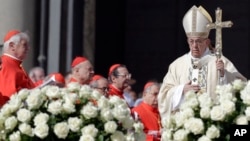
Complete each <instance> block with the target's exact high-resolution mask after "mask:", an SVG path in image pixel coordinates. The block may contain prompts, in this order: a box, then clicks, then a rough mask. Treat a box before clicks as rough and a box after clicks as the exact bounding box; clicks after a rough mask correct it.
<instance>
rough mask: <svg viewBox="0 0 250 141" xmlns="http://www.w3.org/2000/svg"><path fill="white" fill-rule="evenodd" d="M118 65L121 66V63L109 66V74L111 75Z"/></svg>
mask: <svg viewBox="0 0 250 141" xmlns="http://www.w3.org/2000/svg"><path fill="white" fill-rule="evenodd" d="M119 66H121V64H114V65H112V66H111V67H110V68H109V76H110V75H111V73H112V72H113V71H114V70H115V69H116V68H118V67H119Z"/></svg>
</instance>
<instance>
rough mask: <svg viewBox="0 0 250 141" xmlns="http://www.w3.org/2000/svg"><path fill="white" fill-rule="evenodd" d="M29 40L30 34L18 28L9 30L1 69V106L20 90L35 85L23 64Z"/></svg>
mask: <svg viewBox="0 0 250 141" xmlns="http://www.w3.org/2000/svg"><path fill="white" fill-rule="evenodd" d="M28 41H29V37H28V35H27V34H26V33H24V32H20V31H18V30H11V31H9V32H8V33H7V34H6V36H5V37H4V47H3V55H2V57H1V59H2V69H1V70H0V93H1V100H0V106H2V105H3V104H5V103H6V102H7V101H8V100H9V98H10V97H11V96H12V95H13V94H15V93H16V92H18V91H19V90H21V89H23V88H28V89H32V88H34V87H35V85H34V84H33V82H32V81H31V79H30V78H29V76H28V75H27V73H26V72H25V70H24V69H23V67H22V65H21V64H22V62H23V60H24V58H25V57H26V55H27V52H28V50H29V44H28V43H29V42H28Z"/></svg>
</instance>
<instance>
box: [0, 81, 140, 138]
mask: <svg viewBox="0 0 250 141" xmlns="http://www.w3.org/2000/svg"><path fill="white" fill-rule="evenodd" d="M0 140H4V141H6V140H8V141H24V140H25V141H36V140H46V141H55V140H56V141H57V140H73V141H75V140H79V141H144V140H145V134H144V133H143V124H142V123H141V122H139V121H136V120H134V118H133V117H132V116H131V114H130V109H129V107H128V105H127V104H126V101H125V100H123V99H120V98H118V97H116V96H113V97H111V98H106V97H105V96H103V95H101V94H99V93H98V92H97V91H95V90H93V89H91V88H90V87H89V86H88V85H83V86H81V85H79V84H78V83H70V84H69V85H68V87H67V88H59V87H57V86H45V87H43V88H42V89H39V88H37V89H32V90H28V89H22V90H20V91H19V92H18V93H17V94H14V95H13V96H12V97H11V98H10V100H9V101H8V102H7V103H6V104H5V105H4V106H3V107H2V108H1V110H0Z"/></svg>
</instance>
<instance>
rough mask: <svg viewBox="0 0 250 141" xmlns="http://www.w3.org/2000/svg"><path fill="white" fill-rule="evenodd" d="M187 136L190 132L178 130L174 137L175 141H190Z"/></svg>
mask: <svg viewBox="0 0 250 141" xmlns="http://www.w3.org/2000/svg"><path fill="white" fill-rule="evenodd" d="M187 134H188V131H186V130H184V129H179V130H177V131H176V132H175V133H174V135H173V137H174V141H187V140H188V138H187Z"/></svg>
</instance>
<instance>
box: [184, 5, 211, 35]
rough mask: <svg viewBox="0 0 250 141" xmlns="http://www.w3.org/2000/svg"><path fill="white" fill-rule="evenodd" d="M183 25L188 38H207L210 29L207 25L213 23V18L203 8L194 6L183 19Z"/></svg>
mask: <svg viewBox="0 0 250 141" xmlns="http://www.w3.org/2000/svg"><path fill="white" fill-rule="evenodd" d="M182 23H183V27H184V30H185V32H186V35H187V37H202V38H207V37H208V35H209V32H210V29H207V27H206V25H207V24H209V23H212V18H211V16H210V15H209V14H208V12H207V11H206V10H205V9H204V8H203V7H202V6H199V7H198V8H197V7H196V6H193V7H192V8H190V9H189V10H188V11H187V13H186V14H185V16H184V17H183V21H182Z"/></svg>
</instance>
